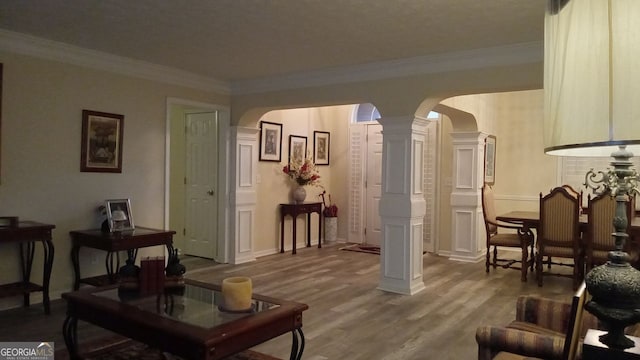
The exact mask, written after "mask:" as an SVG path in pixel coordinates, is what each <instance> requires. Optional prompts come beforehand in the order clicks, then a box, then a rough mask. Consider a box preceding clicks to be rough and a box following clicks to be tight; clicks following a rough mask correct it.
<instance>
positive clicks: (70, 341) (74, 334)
mask: <svg viewBox="0 0 640 360" xmlns="http://www.w3.org/2000/svg"><path fill="white" fill-rule="evenodd" d="M62 335H63V336H64V343H65V345H67V351H68V352H69V358H70V359H71V360H75V359H79V357H78V319H77V318H75V317H73V316H71V315H67V318H66V319H64V323H63V324H62Z"/></svg>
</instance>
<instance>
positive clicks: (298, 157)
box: [289, 135, 307, 164]
mask: <svg viewBox="0 0 640 360" xmlns="http://www.w3.org/2000/svg"><path fill="white" fill-rule="evenodd" d="M306 157H307V137H306V136H298V135H289V164H291V163H297V164H302V163H303V162H304V160H305V158H306Z"/></svg>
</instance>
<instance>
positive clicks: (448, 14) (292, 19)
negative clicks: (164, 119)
mask: <svg viewBox="0 0 640 360" xmlns="http://www.w3.org/2000/svg"><path fill="white" fill-rule="evenodd" d="M545 3H546V1H545V0H490V1H487V0H135V1H132V0H46V1H43V0H3V1H0V29H5V30H10V31H15V32H20V33H26V34H30V35H33V36H37V37H41V38H46V39H50V40H55V41H59V42H63V43H67V44H71V45H76V46H79V47H83V48H88V49H92V50H98V51H102V52H107V53H111V54H115V55H119V56H124V57H128V58H133V59H137V60H142V61H146V62H150V63H155V64H159V65H164V66H169V67H173V68H177V69H181V70H186V71H189V72H193V73H196V74H200V75H205V76H209V77H213V78H216V79H219V80H222V81H228V82H233V81H238V80H249V79H256V78H261V77H273V76H279V75H285V74H291V73H303V72H307V71H312V70H320V69H325V68H331V67H339V66H347V65H358V64H364V63H371V62H378V61H387V60H395V59H405V58H412V57H416V56H424V55H431V54H442V53H448V52H453V51H460V50H468V49H481V48H488V47H494V46H501V45H509V44H518V43H527V42H534V41H542V39H543V19H544V8H545Z"/></svg>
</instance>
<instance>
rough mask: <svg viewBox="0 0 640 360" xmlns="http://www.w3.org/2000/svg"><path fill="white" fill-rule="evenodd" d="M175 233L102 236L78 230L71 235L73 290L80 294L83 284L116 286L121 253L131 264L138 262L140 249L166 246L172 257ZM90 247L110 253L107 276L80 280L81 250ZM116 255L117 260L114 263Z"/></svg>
mask: <svg viewBox="0 0 640 360" xmlns="http://www.w3.org/2000/svg"><path fill="white" fill-rule="evenodd" d="M175 233H176V232H175V231H172V230H157V229H149V228H144V227H136V228H135V230H130V231H122V232H112V233H110V232H103V231H102V230H100V229H94V230H76V231H71V232H69V234H70V235H71V241H72V243H73V244H72V248H71V262H72V263H73V270H74V273H75V281H74V284H73V289H74V290H78V289H79V288H80V283H85V284H90V285H95V286H100V285H105V284H113V283H115V282H116V280H117V273H118V268H119V267H120V259H119V257H118V251H121V250H126V251H127V257H128V259H129V260H132V261H133V262H135V260H136V256H137V255H138V249H139V248H143V247H149V246H157V245H165V246H166V247H167V249H168V250H169V254H172V253H173V235H174V234H175ZM83 246H84V247H89V248H93V249H99V250H104V251H106V252H107V256H106V259H105V267H106V268H107V275H100V276H94V277H90V278H84V279H82V278H81V277H80V260H79V254H80V248H81V247H83ZM114 254H115V255H116V259H115V260H114Z"/></svg>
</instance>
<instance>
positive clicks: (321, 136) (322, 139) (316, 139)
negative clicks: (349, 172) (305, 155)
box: [313, 131, 331, 165]
mask: <svg viewBox="0 0 640 360" xmlns="http://www.w3.org/2000/svg"><path fill="white" fill-rule="evenodd" d="M330 136H331V134H330V133H329V132H328V131H314V132H313V162H314V163H315V164H316V165H329V145H330V144H331V143H330V140H331V137H330Z"/></svg>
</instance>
